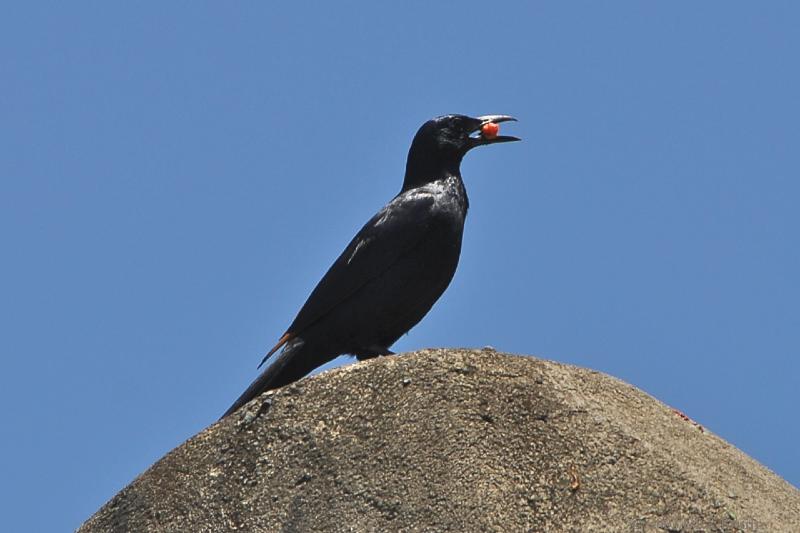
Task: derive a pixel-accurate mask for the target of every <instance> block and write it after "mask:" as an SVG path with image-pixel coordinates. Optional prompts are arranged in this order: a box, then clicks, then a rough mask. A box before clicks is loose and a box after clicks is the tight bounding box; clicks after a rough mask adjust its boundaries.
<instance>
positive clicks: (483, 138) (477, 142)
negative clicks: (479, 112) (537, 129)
mask: <svg viewBox="0 0 800 533" xmlns="http://www.w3.org/2000/svg"><path fill="white" fill-rule="evenodd" d="M476 118H477V119H478V120H480V124H479V125H478V127H477V128H476V129H475V132H476V133H477V136H475V137H470V139H472V142H473V146H481V145H484V144H494V143H506V142H511V141H520V140H522V139H520V138H519V137H513V136H511V135H495V136H492V137H490V136H487V135H485V134H484V133H483V127H484V126H485V125H486V124H500V123H501V122H512V121H513V122H516V121H517V119H515V118H514V117H512V116H509V115H484V116H482V117H476Z"/></svg>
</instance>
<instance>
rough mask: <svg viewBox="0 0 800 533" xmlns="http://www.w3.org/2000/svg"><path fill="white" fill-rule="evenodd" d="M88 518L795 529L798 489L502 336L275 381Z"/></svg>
mask: <svg viewBox="0 0 800 533" xmlns="http://www.w3.org/2000/svg"><path fill="white" fill-rule="evenodd" d="M79 531H81V532H86V533H89V532H112V531H113V532H123V531H160V532H161V531H163V532H171V531H175V532H186V531H191V532H206V531H208V532H212V531H213V532H217V531H265V532H267V531H269V532H272V531H283V532H302V531H358V532H360V531H376V532H384V531H498V532H515V531H536V532H540V531H547V532H562V531H564V532H566V531H570V532H572V531H574V532H594V531H596V532H604V533H606V532H617V531H618V532H636V533H639V532H651V531H653V532H660V533H663V532H664V531H673V532H700V531H707V532H721V531H724V532H733V531H758V532H770V533H772V532H794V531H800V491H798V490H797V489H795V488H794V487H792V486H791V485H789V484H788V483H786V482H785V481H783V480H782V479H781V478H779V477H778V476H776V475H775V474H773V473H772V472H770V471H769V470H767V469H766V468H764V467H763V466H761V465H760V464H759V463H757V462H756V461H754V460H752V459H751V458H749V457H748V456H746V455H745V454H743V453H742V452H740V451H739V450H737V449H736V448H734V447H733V446H731V445H729V444H727V443H726V442H724V441H723V440H721V439H719V438H718V437H716V436H714V435H712V434H710V433H709V432H708V431H707V430H702V429H701V428H699V427H698V426H697V425H695V424H694V423H692V422H691V421H689V420H685V419H683V418H681V417H680V416H679V415H678V414H676V413H675V412H674V411H672V410H671V409H670V408H669V407H667V406H665V405H664V404H662V403H660V402H658V401H657V400H655V399H653V398H652V397H650V396H648V395H647V394H645V393H643V392H641V391H639V390H638V389H636V388H634V387H632V386H630V385H628V384H626V383H623V382H621V381H619V380H616V379H614V378H612V377H609V376H607V375H604V374H601V373H598V372H593V371H590V370H586V369H582V368H576V367H572V366H567V365H562V364H557V363H553V362H550V361H543V360H540V359H535V358H532V357H519V356H512V355H508V354H501V353H497V352H494V351H491V350H425V351H420V352H415V353H410V354H404V355H400V356H396V357H384V358H378V359H374V360H371V361H367V362H364V363H358V364H354V365H351V366H348V367H345V368H341V369H336V370H333V371H330V372H327V373H324V374H321V375H319V376H315V377H312V378H307V379H305V380H302V381H300V382H298V383H296V384H294V385H291V386H289V387H286V388H284V389H281V390H278V391H276V392H273V393H267V394H265V395H263V396H262V397H261V398H259V399H256V400H255V401H253V402H251V403H250V404H249V405H248V406H246V407H245V408H244V409H242V410H241V411H239V412H238V413H236V414H234V415H233V416H230V417H228V418H226V419H225V420H223V421H221V422H220V423H217V424H215V425H213V426H211V427H210V428H208V429H207V430H205V431H203V432H202V433H200V434H198V435H197V436H195V437H193V438H191V439H190V440H188V441H187V442H186V443H184V444H183V445H181V446H179V447H178V448H176V449H175V450H173V451H171V452H170V453H169V454H167V455H166V456H165V457H164V458H163V459H161V460H160V461H158V462H157V463H156V464H155V465H153V466H152V467H151V468H150V469H149V470H147V471H146V472H144V473H143V474H142V475H141V476H139V477H138V478H137V479H136V480H134V481H133V482H132V483H131V484H130V485H129V486H128V487H126V488H125V489H124V490H122V491H121V492H120V493H119V494H117V495H116V496H115V497H114V498H113V499H112V500H111V501H110V502H108V503H107V504H106V505H105V506H103V507H102V508H101V509H100V510H99V511H98V512H97V513H96V514H95V515H94V516H93V517H91V518H90V519H89V520H88V521H87V522H86V523H85V524H84V525H83V526H82V527H81V528H80V529H79Z"/></svg>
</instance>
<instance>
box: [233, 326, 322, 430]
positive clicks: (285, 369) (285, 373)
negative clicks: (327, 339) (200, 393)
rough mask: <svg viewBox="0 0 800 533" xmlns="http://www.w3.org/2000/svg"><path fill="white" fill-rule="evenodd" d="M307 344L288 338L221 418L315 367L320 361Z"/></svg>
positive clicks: (296, 338) (301, 340) (298, 338)
mask: <svg viewBox="0 0 800 533" xmlns="http://www.w3.org/2000/svg"><path fill="white" fill-rule="evenodd" d="M310 351H312V350H309V346H308V345H307V344H306V342H305V341H304V340H303V339H302V338H300V337H295V338H293V339H291V340H289V341H288V342H287V343H286V346H284V348H283V351H282V352H281V353H280V354H279V355H278V357H276V358H275V360H274V361H273V362H272V364H270V365H269V366H268V367H267V368H266V369H265V370H264V371H263V372H262V373H261V374H260V375H259V376H258V377H257V378H256V379H255V380H254V381H253V382H252V383H251V384H250V386H249V387H247V390H246V391H244V392H243V393H242V395H241V396H239V398H238V399H237V400H236V401H235V402H233V405H231V406H230V407H229V408H228V410H227V411H225V414H224V415H222V417H221V418H225V417H226V416H228V415H229V414H231V413H233V412H235V411H237V410H238V409H239V408H240V407H242V406H243V405H244V404H246V403H247V402H249V401H250V400H252V399H253V398H255V397H257V396H258V395H260V394H261V393H263V392H266V391H268V390H272V389H277V388H278V387H283V386H284V385H288V384H289V383H292V382H293V381H296V380H298V379H300V378H302V377H303V376H305V375H306V374H308V373H309V372H311V370H313V369H314V368H316V367H317V366H318V365H320V364H321V363H320V362H319V360H318V357H319V356H317V357H314V356H313V355H314V354H312V353H308V352H310Z"/></svg>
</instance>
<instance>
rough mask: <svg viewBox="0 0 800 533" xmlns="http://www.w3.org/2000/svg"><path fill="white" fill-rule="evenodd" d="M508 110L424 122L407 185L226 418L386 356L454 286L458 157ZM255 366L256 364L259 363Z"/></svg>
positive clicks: (462, 198) (459, 221) (460, 186)
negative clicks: (343, 362) (322, 374)
mask: <svg viewBox="0 0 800 533" xmlns="http://www.w3.org/2000/svg"><path fill="white" fill-rule="evenodd" d="M509 120H516V119H515V118H513V117H510V116H507V115H488V116H483V117H477V118H472V117H468V116H464V115H445V116H442V117H438V118H435V119H433V120H429V121H428V122H426V123H425V124H423V125H422V127H421V128H420V129H419V131H418V132H417V134H416V135H415V136H414V140H413V142H412V143H411V148H410V149H409V151H408V160H407V162H406V174H405V179H404V181H403V189H402V190H401V191H400V193H399V194H398V195H397V196H395V197H394V198H393V199H392V201H390V202H389V203H388V204H386V206H384V208H383V209H381V210H380V211H378V213H377V214H375V216H373V217H372V218H371V219H370V220H369V222H367V223H366V225H364V227H363V228H361V231H359V232H358V234H357V235H356V236H355V238H353V240H352V241H350V244H348V245H347V248H345V250H344V252H342V255H340V256H339V258H338V259H337V260H336V262H335V263H333V266H331V268H330V269H329V270H328V272H327V273H326V274H325V276H324V277H323V278H322V280H321V281H320V282H319V284H317V286H316V288H315V289H314V290H313V292H312V293H311V296H309V297H308V300H307V301H306V303H305V304H304V305H303V308H302V309H300V312H299V313H298V314H297V317H296V318H295V319H294V322H292V324H291V326H289V329H287V330H286V333H284V334H283V336H282V337H281V338H280V340H279V341H278V343H277V344H276V345H275V347H274V348H272V350H270V351H269V353H268V354H267V355H266V356H265V357H264V359H263V360H262V361H261V364H263V363H264V362H265V361H266V360H267V359H268V358H269V357H270V356H271V355H272V354H274V353H275V352H276V351H277V350H278V349H279V348H281V347H283V351H282V352H281V353H280V354H279V355H278V356H277V357H276V358H275V360H274V361H273V362H272V364H271V365H270V366H269V367H268V368H267V369H266V370H264V372H263V373H262V374H261V375H260V376H259V377H258V378H256V380H255V381H253V383H252V384H251V385H250V386H249V387H248V388H247V390H246V391H245V392H244V393H243V394H242V395H241V396H240V397H239V399H238V400H236V402H234V404H233V405H232V406H231V407H230V409H228V410H227V411H226V412H225V414H224V415H222V416H223V417H225V416H227V415H229V414H231V413H233V412H234V411H236V410H237V409H239V408H240V407H241V406H242V405H244V404H245V403H247V402H248V401H250V400H251V399H253V398H255V397H256V396H258V395H259V394H261V393H262V392H264V391H267V390H270V389H275V388H278V387H282V386H284V385H287V384H289V383H292V382H293V381H296V380H298V379H300V378H302V377H303V376H305V375H306V374H308V373H309V372H311V371H312V370H314V369H315V368H317V367H318V366H320V365H322V364H324V363H326V362H328V361H330V360H332V359H334V358H335V357H337V356H339V355H343V354H351V355H355V356H356V357H357V358H358V359H359V360H363V359H368V358H371V357H375V356H378V355H388V354H391V353H392V352H390V351H389V347H390V346H391V345H392V344H394V343H395V341H397V339H399V338H400V336H401V335H403V334H404V333H406V332H407V331H408V330H410V329H411V328H412V327H413V326H414V325H416V324H417V322H419V321H420V320H422V317H424V316H425V314H426V313H427V312H428V311H429V310H430V308H431V307H432V306H433V304H434V303H435V302H436V300H438V299H439V296H441V295H442V293H443V292H444V290H445V289H446V288H447V286H448V285H449V284H450V280H451V279H452V278H453V274H454V273H455V271H456V266H457V265H458V258H459V255H460V253H461V237H462V235H463V233H464V218H465V217H466V215H467V208H468V207H469V200H468V199H467V192H466V190H465V189H464V183H463V182H462V181H461V159H462V158H463V157H464V155H465V154H466V153H467V152H468V151H469V150H471V149H472V148H475V147H476V146H482V145H484V144H494V143H500V142H508V141H518V140H519V139H518V138H517V137H510V136H502V135H497V130H498V128H497V124H498V123H500V122H506V121H509ZM259 366H261V365H259Z"/></svg>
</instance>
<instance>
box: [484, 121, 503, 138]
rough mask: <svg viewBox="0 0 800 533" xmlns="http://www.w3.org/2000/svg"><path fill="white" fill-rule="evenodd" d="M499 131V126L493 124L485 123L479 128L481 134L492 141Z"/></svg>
mask: <svg viewBox="0 0 800 533" xmlns="http://www.w3.org/2000/svg"><path fill="white" fill-rule="evenodd" d="M499 131H500V126H499V125H497V124H495V123H494V122H487V123H486V124H484V125H483V126H481V134H482V135H483V136H484V137H486V138H487V139H493V138H495V137H497V132H499Z"/></svg>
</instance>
